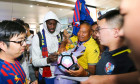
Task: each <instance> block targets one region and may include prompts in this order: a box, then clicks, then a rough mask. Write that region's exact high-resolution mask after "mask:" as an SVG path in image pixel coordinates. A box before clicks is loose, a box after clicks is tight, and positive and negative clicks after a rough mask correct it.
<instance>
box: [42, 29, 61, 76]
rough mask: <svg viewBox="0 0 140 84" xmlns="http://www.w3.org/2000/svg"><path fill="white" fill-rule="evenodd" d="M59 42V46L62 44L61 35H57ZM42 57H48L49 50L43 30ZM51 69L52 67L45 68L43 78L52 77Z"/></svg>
mask: <svg viewBox="0 0 140 84" xmlns="http://www.w3.org/2000/svg"><path fill="white" fill-rule="evenodd" d="M57 38H58V41H59V45H60V42H61V38H60V37H59V35H57ZM41 49H42V56H43V58H46V57H48V49H47V42H46V37H45V31H44V29H43V30H42V48H41ZM51 76H52V74H51V69H50V66H45V67H43V73H42V77H51Z"/></svg>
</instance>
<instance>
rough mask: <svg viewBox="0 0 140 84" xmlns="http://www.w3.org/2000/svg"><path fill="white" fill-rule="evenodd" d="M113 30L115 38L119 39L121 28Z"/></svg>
mask: <svg viewBox="0 0 140 84" xmlns="http://www.w3.org/2000/svg"><path fill="white" fill-rule="evenodd" d="M113 30H114V37H115V38H118V37H119V31H120V29H119V28H114V29H113Z"/></svg>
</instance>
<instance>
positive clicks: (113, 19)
mask: <svg viewBox="0 0 140 84" xmlns="http://www.w3.org/2000/svg"><path fill="white" fill-rule="evenodd" d="M99 19H100V21H99V23H98V27H97V29H96V33H97V36H98V38H99V41H100V43H101V44H102V45H104V46H107V47H108V48H107V49H106V50H105V51H104V52H103V53H102V55H101V59H100V60H99V62H98V63H97V66H96V75H95V76H91V77H90V78H89V79H88V80H87V81H85V82H82V84H137V81H136V79H134V78H131V77H135V78H136V73H137V72H134V71H135V70H136V69H135V66H134V64H133V62H132V61H131V60H130V59H129V57H128V54H129V53H130V50H129V49H128V48H127V47H125V45H124V42H123V40H124V39H123V38H121V37H120V36H119V31H120V28H121V26H122V23H123V22H122V21H123V18H122V16H121V15H120V14H119V11H118V10H112V11H109V12H107V13H106V14H105V15H103V16H102V17H101V18H99ZM128 72H130V73H128ZM122 73H125V74H122ZM116 74H118V75H116ZM127 79H129V80H127ZM127 81H129V82H127Z"/></svg>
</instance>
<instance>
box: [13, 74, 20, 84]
mask: <svg viewBox="0 0 140 84" xmlns="http://www.w3.org/2000/svg"><path fill="white" fill-rule="evenodd" d="M14 79H15V81H16V83H18V81H20V78H18V76H17V75H15V78H14Z"/></svg>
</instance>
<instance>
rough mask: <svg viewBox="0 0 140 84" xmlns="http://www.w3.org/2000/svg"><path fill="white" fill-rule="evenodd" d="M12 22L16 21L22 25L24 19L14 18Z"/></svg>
mask: <svg viewBox="0 0 140 84" xmlns="http://www.w3.org/2000/svg"><path fill="white" fill-rule="evenodd" d="M14 22H17V23H19V24H21V25H23V26H24V24H25V23H24V21H23V20H21V19H16V20H14Z"/></svg>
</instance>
